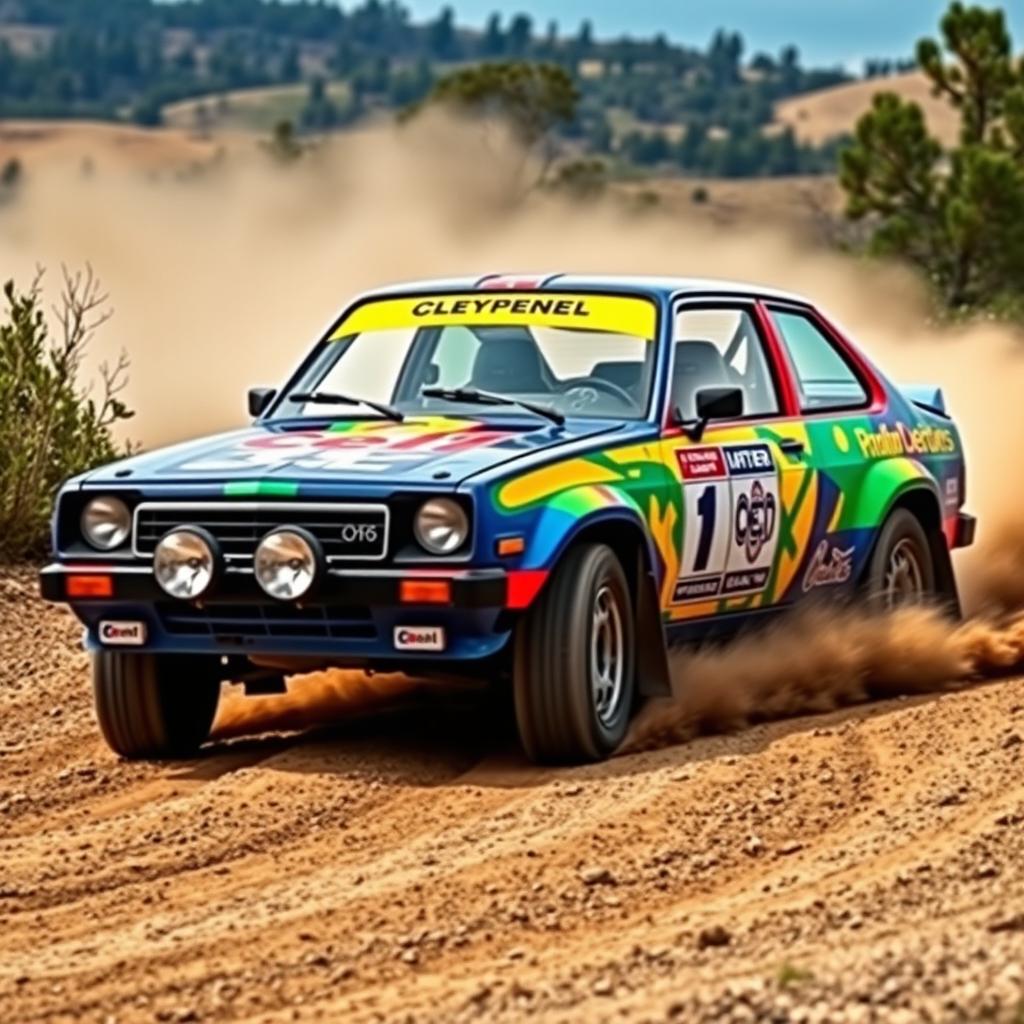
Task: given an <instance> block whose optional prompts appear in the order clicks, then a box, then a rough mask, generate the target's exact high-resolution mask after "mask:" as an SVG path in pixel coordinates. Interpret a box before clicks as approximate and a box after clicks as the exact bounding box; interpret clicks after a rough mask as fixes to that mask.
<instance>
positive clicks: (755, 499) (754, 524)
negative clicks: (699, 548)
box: [735, 480, 775, 564]
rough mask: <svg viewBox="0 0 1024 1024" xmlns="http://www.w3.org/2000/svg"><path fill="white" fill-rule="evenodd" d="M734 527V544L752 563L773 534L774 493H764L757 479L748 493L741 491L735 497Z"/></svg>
mask: <svg viewBox="0 0 1024 1024" xmlns="http://www.w3.org/2000/svg"><path fill="white" fill-rule="evenodd" d="M735 528H736V544H737V545H738V546H739V547H741V548H743V550H744V551H745V552H746V555H747V561H748V562H750V563H751V564H753V563H754V562H756V561H757V560H758V558H759V557H760V554H761V549H762V548H763V547H764V546H765V544H767V543H768V541H770V540H771V539H772V537H773V536H774V535H775V495H774V494H770V493H766V492H765V489H764V488H763V487H762V486H761V482H760V481H759V480H755V481H754V486H753V487H751V489H750V493H749V494H743V493H741V494H740V495H739V496H738V497H737V498H736V525H735Z"/></svg>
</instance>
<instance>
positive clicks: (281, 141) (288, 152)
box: [263, 121, 306, 164]
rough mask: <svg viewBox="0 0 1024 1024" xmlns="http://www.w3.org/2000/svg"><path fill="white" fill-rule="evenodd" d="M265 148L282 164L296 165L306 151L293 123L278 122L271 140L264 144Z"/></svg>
mask: <svg viewBox="0 0 1024 1024" xmlns="http://www.w3.org/2000/svg"><path fill="white" fill-rule="evenodd" d="M263 148H264V149H265V150H266V151H267V152H268V153H269V154H270V156H271V157H272V158H273V159H274V160H276V161H277V162H278V163H281V164H290V163H294V162H295V161H296V160H298V159H299V157H300V156H302V154H303V153H304V152H305V151H306V148H305V146H303V144H302V143H301V142H300V141H299V139H298V135H297V133H296V131H295V125H294V124H293V123H292V122H291V121H278V122H277V124H276V125H274V131H273V134H272V135H271V136H270V140H269V141H268V142H265V143H263Z"/></svg>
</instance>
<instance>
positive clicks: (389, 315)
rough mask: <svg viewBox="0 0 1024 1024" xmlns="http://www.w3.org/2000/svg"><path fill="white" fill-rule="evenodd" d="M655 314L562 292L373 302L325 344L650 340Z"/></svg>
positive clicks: (645, 303) (628, 299)
mask: <svg viewBox="0 0 1024 1024" xmlns="http://www.w3.org/2000/svg"><path fill="white" fill-rule="evenodd" d="M657 319H658V315H657V310H656V308H655V305H654V303H653V302H651V301H650V300H649V299H642V298H639V297H637V296H630V295H594V294H586V293H582V294H566V293H564V292H509V291H495V292H471V293H468V294H454V295H416V296H404V297H401V298H394V299H378V300H375V301H370V302H365V303H363V304H362V305H361V306H357V307H356V308H355V309H354V310H352V312H351V313H349V315H348V316H347V317H345V319H344V320H343V321H342V323H341V325H340V326H339V327H338V328H337V330H336V331H335V332H334V333H333V334H332V335H331V339H330V340H331V341H336V340H337V339H338V338H344V337H348V336H349V335H351V334H362V333H363V332H365V331H387V330H395V329H397V328H401V327H451V326H467V327H487V326H506V327H520V326H522V327H562V328H571V329H575V330H588V331H605V332H608V333H611V334H626V335H629V336H631V337H634V338H644V339H645V340H647V341H652V340H653V339H654V335H655V330H656V326H657Z"/></svg>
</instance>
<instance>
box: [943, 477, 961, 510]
mask: <svg viewBox="0 0 1024 1024" xmlns="http://www.w3.org/2000/svg"><path fill="white" fill-rule="evenodd" d="M959 504H960V481H959V480H958V479H957V478H956V477H955V476H951V477H949V479H947V480H946V506H947V507H948V508H956V507H957V506H958V505H959Z"/></svg>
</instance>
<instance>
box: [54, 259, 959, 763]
mask: <svg viewBox="0 0 1024 1024" xmlns="http://www.w3.org/2000/svg"><path fill="white" fill-rule="evenodd" d="M249 411H250V414H251V415H252V417H253V418H254V422H253V424H252V425H251V426H249V427H246V428H245V429H242V430H238V431H235V432H232V433H228V434H222V435H218V436H216V437H208V438H203V439H200V440H198V441H194V442H191V443H187V444H183V445H177V446H174V447H171V448H166V449H164V450H161V451H154V452H149V453H145V454H141V455H135V456H133V457H131V458H127V459H125V460H123V461H120V462H117V463H114V464H113V465H109V466H106V467H103V468H101V469H98V470H94V471H92V472H89V473H86V474H84V475H82V476H79V477H77V478H75V479H73V480H71V481H69V482H68V483H67V484H66V485H65V486H64V487H63V489H62V490H61V492H60V494H59V496H58V499H57V505H56V511H55V515H54V525H53V548H54V552H55V560H54V562H53V564H51V565H49V566H48V567H46V568H45V569H44V570H43V572H42V576H41V584H42V592H43V595H44V596H45V597H47V598H49V599H51V600H55V601H64V602H67V603H69V604H70V605H71V607H72V609H73V610H74V612H75V614H76V615H77V616H78V617H79V618H80V619H81V621H82V623H83V624H84V625H85V628H86V643H87V645H88V647H89V648H90V650H91V651H92V658H93V675H94V690H95V701H96V710H97V714H98V718H99V724H100V727H101V729H102V731H103V734H104V736H105V738H106V740H107V742H108V743H109V744H110V746H111V747H112V748H113V749H114V750H115V751H117V752H118V753H120V754H122V755H124V756H129V757H142V756H157V757H164V756H171V755H182V754H189V753H190V752H193V751H195V749H196V748H198V747H199V745H200V744H201V743H202V742H203V741H204V740H205V739H206V738H207V737H208V735H209V730H210V727H211V723H212V721H213V717H214V713H215V711H216V706H217V701H218V694H219V692H220V684H221V682H222V680H224V679H233V680H236V681H237V680H240V681H242V682H244V683H245V684H246V687H247V689H248V690H249V691H250V692H262V691H266V690H268V689H273V688H278V687H280V686H282V685H283V679H284V677H285V676H287V675H290V674H294V673H298V672H302V671H308V670H313V669H318V668H323V667H328V666H359V667H364V668H366V669H386V670H389V671H392V670H398V671H405V672H408V673H410V674H415V675H417V676H425V677H452V676H457V677H460V678H466V677H471V678H473V679H475V680H480V681H487V682H491V683H494V684H495V685H499V686H500V685H510V686H511V688H512V692H513V695H514V707H515V715H516V719H517V724H518V729H519V734H520V736H521V739H522V743H523V746H524V748H525V750H526V752H527V754H528V755H529V756H530V757H531V758H533V759H535V760H538V761H544V762H553V761H585V760H594V759H599V758H602V757H605V756H607V755H608V754H609V753H611V752H612V751H614V749H615V748H616V746H617V745H618V744H619V743H620V742H621V740H622V738H623V736H624V734H625V731H626V728H627V725H628V722H629V719H630V716H631V713H632V712H633V711H634V709H635V708H636V706H637V703H638V701H639V699H640V698H641V696H643V695H652V694H663V693H667V692H669V686H670V678H669V660H668V653H667V652H668V650H669V648H670V646H671V645H673V644H674V643H677V642H687V641H694V640H699V639H701V638H704V637H707V636H711V635H721V634H724V633H727V632H728V631H732V630H735V629H737V628H739V627H741V626H744V625H746V624H750V623H754V622H757V621H764V620H766V619H768V618H769V617H770V616H772V615H774V614H776V613H778V612H780V611H784V610H785V609H786V608H788V607H790V606H792V605H793V604H794V603H795V602H797V601H799V600H801V599H803V598H806V597H808V596H815V595H819V596H821V597H825V596H844V595H855V594H863V595H864V596H865V597H866V598H867V599H869V600H871V601H873V602H876V603H878V604H881V605H883V606H891V605H895V604H898V603H901V602H905V601H922V600H929V601H934V602H936V603H941V604H943V605H944V606H946V607H948V608H950V609H951V610H953V611H955V610H956V608H957V592H956V584H955V581H954V576H953V570H952V564H951V559H950V551H951V549H953V548H956V547H959V546H963V545H966V544H969V543H970V542H971V540H972V538H973V533H974V520H973V519H972V518H971V517H970V516H969V515H967V514H965V513H964V512H963V511H962V507H963V504H964V498H965V491H964V457H963V449H962V446H961V441H960V437H959V435H958V432H957V429H956V427H955V426H954V424H953V422H952V420H951V419H950V417H949V416H948V415H947V413H946V410H945V408H944V402H943V397H942V394H941V392H940V391H939V390H938V389H935V388H920V387H919V388H913V389H909V388H904V389H898V388H896V387H894V386H893V385H892V384H891V383H890V382H889V381H888V380H887V379H886V378H885V376H884V375H883V374H882V373H881V372H880V371H879V370H878V369H877V368H876V367H874V366H873V365H872V364H871V363H870V362H869V361H868V359H867V358H865V356H864V355H863V354H861V352H860V351H858V349H857V348H855V347H854V346H853V345H852V344H851V343H850V341H849V340H848V339H847V338H846V337H845V336H844V334H843V333H842V332H841V331H840V330H839V329H838V328H837V326H836V325H835V324H834V323H832V322H831V321H830V320H829V319H827V318H826V317H825V316H824V315H823V314H822V313H821V312H820V311H819V310H818V309H817V308H816V307H815V306H814V304H812V303H811V302H809V301H807V300H806V299H802V298H799V297H798V296H795V295H790V294H784V293H782V292H778V291H773V290H769V289H766V288H760V287H754V286H746V285H741V284H735V283H730V282H725V281H702V280H676V279H648V278H625V277H614V278H612V277H607V278H606V277H583V276H569V275H564V274H556V275H550V276H543V277H508V276H490V277H484V278H480V279H471V280H454V281H438V282H427V283H420V284H414V285H408V286H404V287H401V288H395V289H389V290H384V291H377V292H373V293H371V294H366V295H363V296H362V297H360V298H358V299H357V300H356V301H355V302H354V303H352V304H351V305H350V306H349V307H348V308H347V309H345V310H344V312H343V313H342V314H341V316H340V317H339V318H338V319H337V320H336V322H334V323H333V324H332V326H331V327H330V329H329V330H327V331H326V333H325V334H324V336H323V337H322V338H321V339H320V341H319V342H318V343H317V344H316V345H315V346H314V347H313V349H312V351H310V352H309V354H308V355H307V356H306V358H305V359H304V360H303V361H302V363H301V364H300V365H299V367H298V369H297V370H296V371H295V373H294V374H293V375H292V377H291V378H290V379H289V380H288V381H287V382H286V383H285V384H284V386H283V387H281V388H280V389H277V390H273V389H267V388H259V389H254V390H252V391H250V393H249ZM185 412H187V411H183V413H185Z"/></svg>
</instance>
